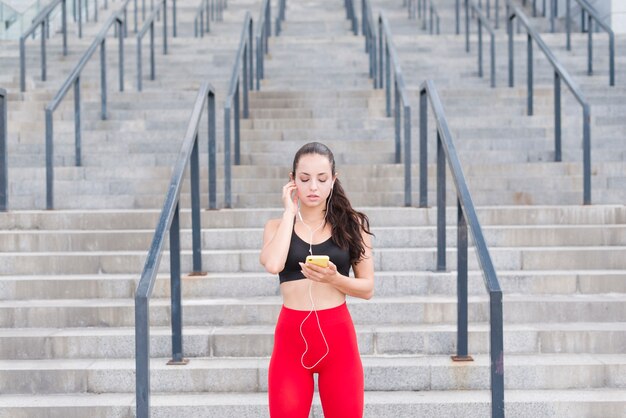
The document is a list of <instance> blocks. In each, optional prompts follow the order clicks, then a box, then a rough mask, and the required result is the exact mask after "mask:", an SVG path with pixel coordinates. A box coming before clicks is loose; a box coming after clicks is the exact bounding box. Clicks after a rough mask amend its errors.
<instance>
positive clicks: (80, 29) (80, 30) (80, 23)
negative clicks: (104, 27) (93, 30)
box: [78, 0, 83, 39]
mask: <svg viewBox="0 0 626 418" xmlns="http://www.w3.org/2000/svg"><path fill="white" fill-rule="evenodd" d="M78 37H79V38H80V39H82V38H83V5H82V1H80V0H78Z"/></svg>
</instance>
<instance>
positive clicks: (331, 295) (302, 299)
mask: <svg viewBox="0 0 626 418" xmlns="http://www.w3.org/2000/svg"><path fill="white" fill-rule="evenodd" d="M309 284H311V285H312V288H311V295H312V296H313V301H314V302H315V309H317V310H321V309H330V308H334V307H337V306H339V305H341V304H342V303H344V302H345V301H346V295H345V294H344V293H343V292H341V291H339V290H337V289H336V288H334V287H333V286H332V285H330V284H327V283H318V282H312V281H311V280H309V279H302V280H292V281H289V282H285V283H283V284H281V285H280V292H281V294H282V296H283V304H284V305H285V306H286V307H287V308H290V309H297V310H300V311H308V310H311V309H312V308H313V307H312V306H311V298H310V297H309Z"/></svg>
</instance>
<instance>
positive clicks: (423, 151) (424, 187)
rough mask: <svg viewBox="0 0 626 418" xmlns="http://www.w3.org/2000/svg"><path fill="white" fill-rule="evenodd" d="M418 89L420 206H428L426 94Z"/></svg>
mask: <svg viewBox="0 0 626 418" xmlns="http://www.w3.org/2000/svg"><path fill="white" fill-rule="evenodd" d="M427 93H428V92H427V90H426V89H422V90H421V91H420V168H419V170H420V208H425V207H428V96H427Z"/></svg>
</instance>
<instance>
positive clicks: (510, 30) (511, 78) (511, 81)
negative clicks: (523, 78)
mask: <svg viewBox="0 0 626 418" xmlns="http://www.w3.org/2000/svg"><path fill="white" fill-rule="evenodd" d="M514 18H515V15H510V16H508V18H507V32H508V34H509V48H508V49H509V87H513V86H514V85H515V80H514V75H513V70H514V66H513V61H514V55H513V52H514V51H513V49H514V43H513V19H514Z"/></svg>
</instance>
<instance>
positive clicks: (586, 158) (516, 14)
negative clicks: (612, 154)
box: [507, 3, 591, 205]
mask: <svg viewBox="0 0 626 418" xmlns="http://www.w3.org/2000/svg"><path fill="white" fill-rule="evenodd" d="M507 6H508V9H509V11H508V12H507V15H508V19H507V30H508V34H509V87H513V86H514V76H513V57H514V52H513V19H515V18H517V21H518V22H520V23H521V24H522V25H523V26H524V27H525V28H526V32H527V51H528V53H527V66H528V74H527V90H528V101H527V113H528V115H529V116H530V115H532V114H533V65H534V64H533V40H534V41H535V42H536V43H537V46H538V47H539V48H540V49H541V51H542V52H543V53H544V55H545V56H546V58H547V59H548V62H549V63H550V64H551V65H552V68H553V70H554V161H561V80H562V81H563V82H565V85H566V86H567V87H568V88H569V90H570V91H571V92H572V94H573V95H574V97H575V98H576V100H577V101H578V103H580V105H581V106H582V109H583V141H582V145H583V204H585V205H589V204H591V108H590V106H589V102H588V101H587V99H585V97H584V96H583V94H582V92H581V90H580V88H579V87H578V85H577V84H576V83H575V82H574V80H573V79H572V77H571V76H570V74H569V73H568V72H567V70H566V69H565V67H563V65H562V64H561V63H560V62H559V61H558V60H557V58H556V57H555V56H554V54H553V53H552V51H551V50H550V48H549V47H548V45H547V44H546V43H545V42H544V41H543V39H541V36H540V35H539V33H537V31H536V30H535V29H533V27H532V25H531V24H530V22H529V20H528V17H526V15H525V14H524V13H523V12H522V11H521V10H520V9H519V7H517V6H515V5H513V4H511V3H507Z"/></svg>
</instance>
